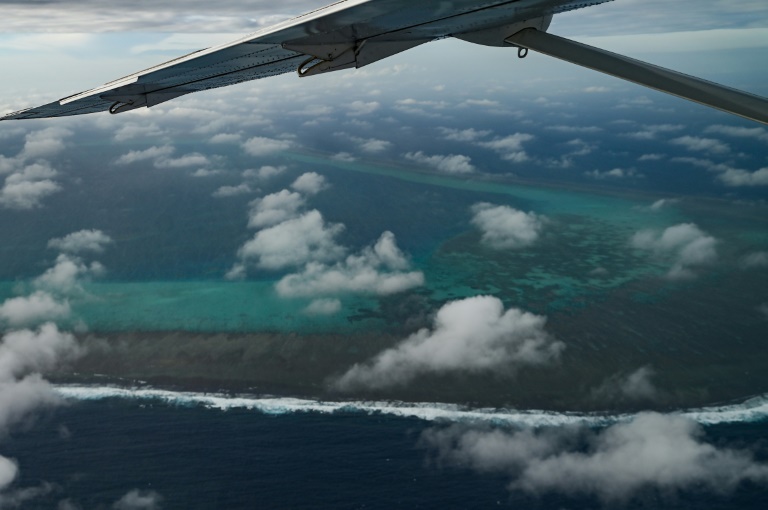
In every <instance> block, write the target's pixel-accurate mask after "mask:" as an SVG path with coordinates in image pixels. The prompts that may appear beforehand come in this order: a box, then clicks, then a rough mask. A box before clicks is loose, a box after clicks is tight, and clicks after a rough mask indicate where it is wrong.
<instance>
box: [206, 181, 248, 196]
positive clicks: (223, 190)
mask: <svg viewBox="0 0 768 510" xmlns="http://www.w3.org/2000/svg"><path fill="white" fill-rule="evenodd" d="M252 191H253V190H252V189H251V187H250V186H248V184H247V183H241V184H238V185H237V186H221V187H219V188H218V189H217V190H216V191H214V192H213V193H211V196H212V197H214V198H227V197H235V196H238V195H247V194H248V193H251V192H252Z"/></svg>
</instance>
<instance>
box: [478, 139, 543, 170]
mask: <svg viewBox="0 0 768 510" xmlns="http://www.w3.org/2000/svg"><path fill="white" fill-rule="evenodd" d="M535 138H536V137H535V136H533V135H529V134H528V133H515V134H513V135H509V136H507V137H504V138H497V139H495V140H492V141H490V142H480V143H478V144H477V145H479V146H480V147H485V148H486V149H491V150H493V151H496V152H497V153H498V154H499V155H500V156H501V159H503V160H505V161H511V162H512V163H523V162H525V161H528V159H530V158H529V157H528V154H527V153H526V152H525V150H524V147H523V144H525V143H526V142H530V141H531V140H533V139H535Z"/></svg>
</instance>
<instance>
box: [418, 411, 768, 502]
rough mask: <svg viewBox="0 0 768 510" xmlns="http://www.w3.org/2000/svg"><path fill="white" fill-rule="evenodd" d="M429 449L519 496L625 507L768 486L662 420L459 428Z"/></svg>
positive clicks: (690, 430)
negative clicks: (649, 499)
mask: <svg viewBox="0 0 768 510" xmlns="http://www.w3.org/2000/svg"><path fill="white" fill-rule="evenodd" d="M422 445H424V446H427V447H429V448H431V449H433V450H434V451H435V452H436V457H437V460H438V462H440V463H442V464H448V465H458V466H462V467H468V468H471V469H474V470H477V471H481V472H501V473H505V474H507V475H508V476H509V477H510V483H509V486H508V487H509V488H510V490H513V491H525V492H528V493H531V494H541V493H544V492H551V491H556V492H559V493H562V494H567V495H586V496H596V497H598V498H599V499H601V500H602V501H603V502H606V503H625V502H627V501H628V500H630V499H631V498H632V497H633V496H635V495H637V494H638V493H639V492H641V491H643V490H647V489H654V490H657V491H662V492H665V493H668V492H672V493H674V492H676V491H679V490H684V489H691V488H696V489H699V490H700V489H702V488H703V489H708V490H712V491H714V492H717V493H724V492H725V493H727V492H731V491H733V490H735V489H736V488H737V487H738V486H739V484H741V483H742V482H745V481H752V482H755V483H758V484H764V483H766V482H767V481H768V466H766V465H765V464H761V463H758V462H756V461H755V460H754V458H753V456H752V454H751V453H749V452H747V451H740V450H733V449H727V448H720V447H717V446H714V445H712V444H709V443H707V442H705V440H704V438H703V431H702V429H701V427H700V426H699V425H698V424H696V423H695V422H694V421H692V420H690V419H688V418H684V417H682V416H675V415H661V414H657V413H641V414H639V415H637V416H636V417H635V418H634V419H633V420H632V421H631V422H629V423H619V424H616V425H613V426H610V427H608V428H606V429H603V430H600V431H593V430H591V429H582V428H559V429H541V430H533V429H524V430H521V431H515V432H508V431H503V430H498V429H495V430H487V429H486V430H473V429H467V428H463V427H460V426H453V427H450V428H447V429H431V430H428V431H426V432H425V433H424V434H423V435H422Z"/></svg>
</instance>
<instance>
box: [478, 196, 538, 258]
mask: <svg viewBox="0 0 768 510" xmlns="http://www.w3.org/2000/svg"><path fill="white" fill-rule="evenodd" d="M472 213H473V217H472V224H473V225H474V226H475V227H477V228H478V229H479V230H480V231H481V232H482V237H481V242H482V243H483V244H485V245H487V246H490V247H491V248H494V249H496V250H510V249H519V248H525V247H527V246H531V245H532V244H534V243H535V242H536V241H537V240H538V239H539V236H540V235H541V231H542V229H543V228H544V223H545V218H544V217H543V216H537V215H536V214H535V213H532V212H529V213H525V212H523V211H518V210H517V209H513V208H512V207H509V206H506V205H493V204H489V203H486V202H480V203H477V204H475V205H473V206H472Z"/></svg>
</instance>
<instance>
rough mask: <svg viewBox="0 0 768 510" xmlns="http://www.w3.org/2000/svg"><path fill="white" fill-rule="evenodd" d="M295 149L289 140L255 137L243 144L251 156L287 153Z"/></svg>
mask: <svg viewBox="0 0 768 510" xmlns="http://www.w3.org/2000/svg"><path fill="white" fill-rule="evenodd" d="M291 147H293V143H292V142H291V141H289V140H278V139H275V138H266V137H263V136H254V137H253V138H249V139H248V140H246V141H245V142H243V144H242V148H243V150H244V151H245V152H246V153H247V154H250V155H251V156H268V155H270V154H274V153H276V152H282V151H286V150H288V149H290V148H291Z"/></svg>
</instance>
